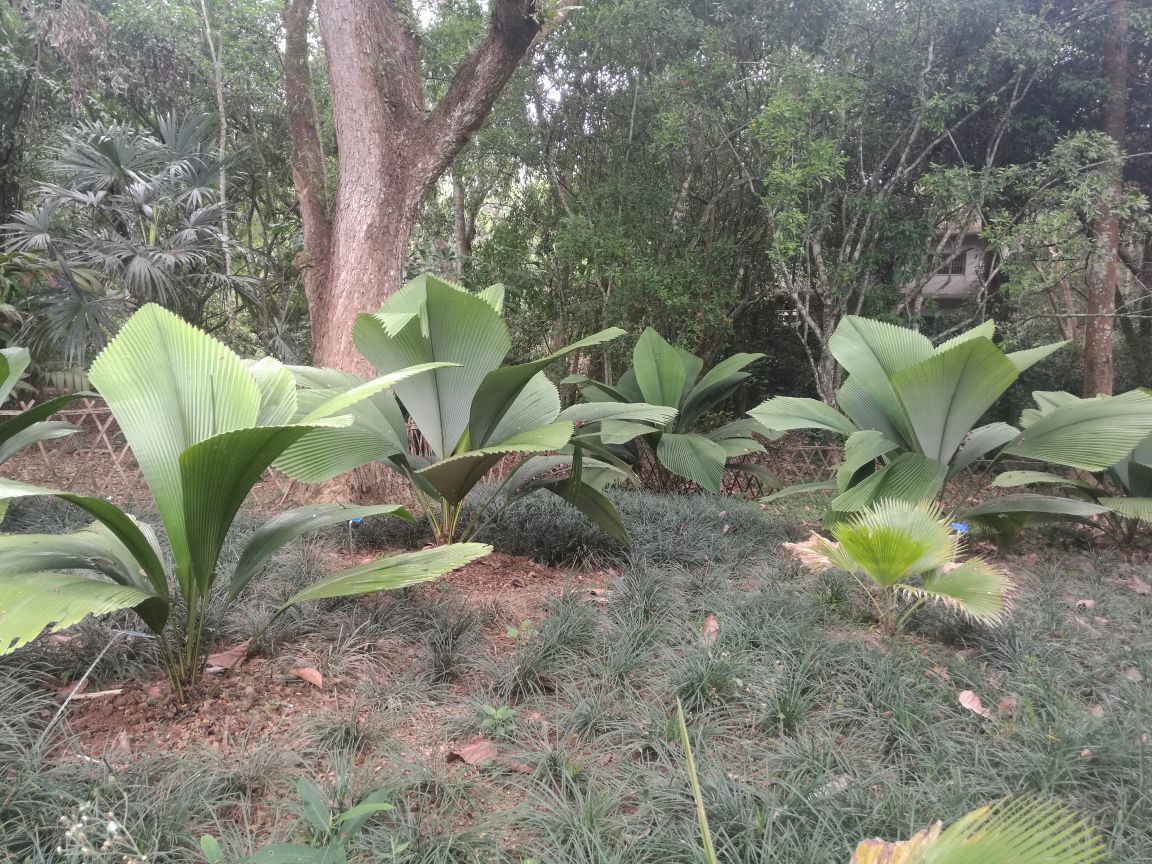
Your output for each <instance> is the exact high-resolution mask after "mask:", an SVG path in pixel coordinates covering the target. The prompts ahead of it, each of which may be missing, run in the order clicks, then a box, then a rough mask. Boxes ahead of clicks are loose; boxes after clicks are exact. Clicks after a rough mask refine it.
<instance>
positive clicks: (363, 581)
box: [277, 543, 492, 614]
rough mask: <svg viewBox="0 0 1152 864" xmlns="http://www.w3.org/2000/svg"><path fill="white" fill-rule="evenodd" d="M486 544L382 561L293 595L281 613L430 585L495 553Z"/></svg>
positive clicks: (462, 545)
mask: <svg viewBox="0 0 1152 864" xmlns="http://www.w3.org/2000/svg"><path fill="white" fill-rule="evenodd" d="M491 551H492V547H491V546H488V545H487V544H484V543H453V544H450V545H448V546H437V547H434V548H432V549H422V550H420V551H419V552H405V553H403V554H400V555H392V556H390V557H387V558H379V559H377V560H375V561H369V562H368V563H366V564H359V565H357V566H355V567H350V568H348V569H347V570H342V571H340V572H339V573H334V574H332V575H331V576H326V577H325V578H323V579H321V580H320V581H318V582H316V583H314V584H312V585H310V586H308V587H307V588H305V589H304V590H303V591H301V592H299V593H298V594H295V595H293V596H292V597H291V598H289V599H288V600H287V601H285V603H284V605H283V606H281V607H280V609H279V610H278V612H277V614H279V613H280V612H283V611H284V610H285V609H287V608H289V607H291V606H295V605H297V604H299V603H303V602H304V601H306V600H321V599H326V598H331V597H358V596H360V595H362V594H374V593H376V592H378V591H391V590H394V589H396V588H405V587H407V586H409V585H418V584H420V583H421V582H428V581H431V580H432V579H435V578H437V577H439V576H443V575H444V574H445V573H450V572H451V571H453V570H456V569H459V568H460V567H463V566H465V565H466V564H470V563H471V562H473V561H475V560H477V559H478V558H483V557H484V556H485V555H488V554H489V553H491Z"/></svg>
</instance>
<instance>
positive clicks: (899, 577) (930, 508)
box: [784, 499, 1012, 634]
mask: <svg viewBox="0 0 1152 864" xmlns="http://www.w3.org/2000/svg"><path fill="white" fill-rule="evenodd" d="M832 537H833V540H828V539H826V538H824V537H821V536H820V535H819V534H812V536H811V537H810V538H809V539H808V540H807V541H805V542H803V543H785V544H784V548H785V550H786V551H787V552H788V553H790V554H791V555H792V556H793V557H795V558H797V559H798V560H799V561H800V562H801V564H803V565H804V566H806V567H808V568H810V569H812V570H817V571H820V570H831V569H838V570H844V571H846V572H848V573H850V574H852V575H853V576H854V577H856V578H857V580H859V577H860V576H861V575H863V576H866V577H867V578H868V580H869V582H868V583H864V582H861V586H862V587H863V588H864V589H865V591H867V593H868V596H869V598H870V599H871V600H872V602H873V605H874V606H875V608H876V611H877V614H878V615H879V618H880V626H881V628H882V629H883V630H884V631H885V632H886V633H889V634H895V633H897V632H899V630H900V628H901V627H902V626H903V625H904V623H905V622H906V621H907V620H908V617H909V616H910V615H911V614H912V613H913V612H914V611H915V610H916V609H918V608H919V607H920V605H921V604H923V603H925V602H933V603H939V604H941V605H944V606H947V607H949V608H952V609H955V610H956V611H958V612H960V613H961V614H962V615H964V616H966V617H968V618H971V619H973V620H975V621H979V622H981V623H985V624H998V623H999V622H1000V621H1001V620H1002V619H1003V617H1004V614H1005V613H1006V612H1007V609H1008V606H1009V598H1010V595H1011V592H1012V584H1011V582H1010V581H1009V579H1008V577H1007V575H1006V574H1005V573H1004V572H1003V571H1002V570H999V569H998V568H996V567H993V566H992V565H990V564H988V563H987V562H985V561H983V560H981V559H979V558H970V559H968V560H967V561H964V562H963V563H960V562H958V561H957V557H958V556H959V553H960V535H959V534H958V533H957V532H956V531H954V530H953V529H952V527H951V525H950V524H949V522H948V520H947V519H945V518H944V517H943V515H942V513H941V511H940V509H939V507H937V506H936V505H935V504H931V503H925V502H911V501H902V500H899V499H885V500H882V501H879V502H877V503H876V504H874V505H872V506H871V507H869V508H868V509H867V510H865V511H863V512H861V513H857V514H854V515H853V516H852V517H851V518H849V519H846V520H841V521H839V522H837V523H836V524H835V525H834V526H832ZM904 601H910V602H908V603H905V602H904Z"/></svg>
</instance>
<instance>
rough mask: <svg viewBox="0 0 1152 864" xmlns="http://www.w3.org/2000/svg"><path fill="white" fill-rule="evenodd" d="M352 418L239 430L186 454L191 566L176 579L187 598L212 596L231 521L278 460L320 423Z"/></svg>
mask: <svg viewBox="0 0 1152 864" xmlns="http://www.w3.org/2000/svg"><path fill="white" fill-rule="evenodd" d="M347 420H348V418H339V417H337V418H330V419H328V420H318V421H315V423H314V425H311V426H305V425H294V426H254V427H251V428H249V429H237V430H234V431H231V432H224V433H221V434H219V435H214V436H212V437H211V438H208V439H206V440H204V441H201V442H199V443H197V444H193V445H192V446H191V447H189V448H188V449H187V450H185V451H184V452H183V453H182V454H181V456H180V475H181V485H182V486H183V490H184V502H183V503H184V516H185V524H186V525H187V538H188V540H187V542H188V567H187V568H185V569H177V571H176V577H177V579H178V580H179V581H180V587H181V588H182V589H183V593H184V596H185V597H193V596H199V597H203V596H206V595H207V592H208V589H209V587H210V586H211V584H212V581H213V579H214V578H215V575H216V563H217V559H218V558H219V556H220V549H221V548H222V547H223V545H224V540H225V539H226V538H227V536H228V531H229V529H230V528H231V527H232V520H233V519H234V518H235V517H236V513H237V512H239V510H240V506H241V505H242V504H243V503H244V499H245V498H247V497H248V493H249V492H251V491H252V487H253V486H254V485H256V482H257V481H258V480H259V479H260V477H261V476H262V475H263V473H264V472H265V471H266V470H267V469H268V467H269V466H270V465H271V464H272V463H273V462H274V461H276V459H277V457H279V456H280V454H281V453H283V452H284V451H285V450H287V449H288V448H289V447H290V446H292V445H293V444H294V443H296V442H297V441H299V440H300V439H301V438H302V437H304V436H305V435H307V434H308V433H309V432H310V431H312V429H313V428H315V425H322V424H325V423H327V424H333V425H335V424H336V423H339V422H343V421H347Z"/></svg>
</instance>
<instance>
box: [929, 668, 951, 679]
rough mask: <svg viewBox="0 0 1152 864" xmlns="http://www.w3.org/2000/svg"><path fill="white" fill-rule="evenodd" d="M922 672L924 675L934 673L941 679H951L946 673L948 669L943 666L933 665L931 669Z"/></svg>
mask: <svg viewBox="0 0 1152 864" xmlns="http://www.w3.org/2000/svg"><path fill="white" fill-rule="evenodd" d="M924 674H925V675H934V676H936V677H937V678H939V679H940V680H941V681H951V680H952V676H951V675H949V674H948V670H947V669H945V668H944V667H943V666H933V667H932V668H931V669H929V670H928V671H927V672H925V673H924Z"/></svg>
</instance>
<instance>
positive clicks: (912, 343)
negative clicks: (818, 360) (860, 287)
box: [828, 315, 933, 441]
mask: <svg viewBox="0 0 1152 864" xmlns="http://www.w3.org/2000/svg"><path fill="white" fill-rule="evenodd" d="M828 350H829V351H830V352H831V353H832V356H833V357H835V358H836V359H837V361H839V363H840V365H841V366H843V367H844V370H845V371H846V372H847V373H848V375H849V376H850V378H851V380H852V381H853V382H854V383H855V384H856V385H858V386H860V387H862V388H863V389H864V390H866V391H867V392H868V394H869V395H870V396H871V397H872V399H873V400H874V401H875V403H876V404H877V405H878V406H879V407H880V410H881V411H883V413H884V416H885V417H887V419H888V421H889V422H890V423H891V424H892V426H893V427H894V428H895V429H896V431H897V432H899V433H900V435H901V436H903V437H904V439H905V440H907V441H912V440H914V437H913V434H912V429H911V424H910V423H909V421H908V418H907V417H906V416H905V414H904V409H903V407H902V405H901V404H900V400H899V399H898V398H897V396H896V393H895V391H894V390H893V389H892V384H891V377H892V376H893V375H894V374H895V373H896V372H898V371H900V370H901V369H905V368H907V367H908V366H912V365H914V364H916V363H919V362H921V361H922V360H927V359H928V358H929V357H931V356H932V354H933V349H932V343H931V342H929V341H928V339H927V337H925V336H923V335H922V334H920V333H916V332H915V331H913V330H908V329H906V328H904V327H897V326H896V325H894V324H887V323H885V322H883V321H874V320H872V319H869V318H860V317H858V316H856V315H848V316H846V317H845V318H844V319H843V320H841V322H840V324H839V325H838V326H837V327H836V330H835V331H834V332H833V333H832V336H831V338H830V339H829V340H828ZM881 431H883V430H881Z"/></svg>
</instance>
